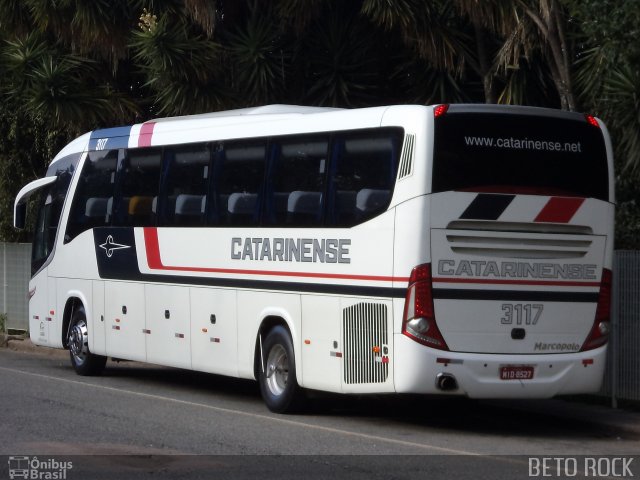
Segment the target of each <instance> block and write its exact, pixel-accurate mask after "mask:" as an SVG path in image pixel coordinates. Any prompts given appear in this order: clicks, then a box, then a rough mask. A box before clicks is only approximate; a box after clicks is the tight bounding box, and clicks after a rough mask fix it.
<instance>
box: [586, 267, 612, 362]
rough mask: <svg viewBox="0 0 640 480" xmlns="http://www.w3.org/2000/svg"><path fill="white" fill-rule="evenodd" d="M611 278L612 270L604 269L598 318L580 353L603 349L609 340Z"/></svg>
mask: <svg viewBox="0 0 640 480" xmlns="http://www.w3.org/2000/svg"><path fill="white" fill-rule="evenodd" d="M611 278H612V275H611V270H608V269H606V268H605V269H603V270H602V281H601V282H600V294H599V295H598V306H597V307H596V318H595V320H594V321H593V327H592V328H591V332H589V336H588V337H587V340H586V341H585V342H584V344H583V345H582V348H581V350H580V351H585V350H593V349H594V348H598V347H601V346H602V345H604V344H605V343H607V340H609V330H610V329H611V327H610V325H611Z"/></svg>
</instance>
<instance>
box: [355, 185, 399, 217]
mask: <svg viewBox="0 0 640 480" xmlns="http://www.w3.org/2000/svg"><path fill="white" fill-rule="evenodd" d="M390 193H391V192H390V191H389V190H374V189H372V188H363V189H362V190H360V191H359V192H358V195H357V197H356V208H357V209H358V211H359V212H360V214H362V215H367V214H370V213H373V212H379V211H380V210H381V209H383V208H384V207H385V206H386V205H387V203H388V202H389V195H390Z"/></svg>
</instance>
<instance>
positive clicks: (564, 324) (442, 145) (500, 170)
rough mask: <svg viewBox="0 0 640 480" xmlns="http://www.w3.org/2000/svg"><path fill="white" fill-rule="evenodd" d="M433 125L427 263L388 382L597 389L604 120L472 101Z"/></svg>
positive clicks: (485, 389)
mask: <svg viewBox="0 0 640 480" xmlns="http://www.w3.org/2000/svg"><path fill="white" fill-rule="evenodd" d="M433 125H434V128H433V139H434V142H433V159H432V162H430V166H431V172H430V174H431V193H430V194H429V195H426V196H425V202H426V205H427V207H426V209H427V211H428V212H429V215H428V219H427V221H426V224H425V230H428V231H429V234H430V242H429V245H430V247H429V248H430V251H429V252H426V254H425V258H428V259H429V261H427V262H425V263H423V264H420V265H416V266H415V268H414V269H413V272H412V273H411V278H410V280H409V289H408V293H407V297H406V299H405V309H404V314H403V320H402V327H401V333H400V334H399V335H398V336H397V337H396V338H398V343H400V344H401V345H397V346H396V351H398V350H399V349H402V353H401V354H399V358H398V361H397V363H396V368H397V369H398V370H399V371H398V374H397V375H396V380H397V382H396V387H397V388H398V390H399V391H423V392H430V393H434V392H441V393H451V394H466V395H468V396H470V397H476V398H509V397H511V398H514V397H522V398H536V397H537V398H540V397H551V396H554V395H558V394H570V393H586V392H594V391H597V390H598V389H599V388H600V385H601V382H602V377H603V372H604V364H605V356H606V344H607V340H608V334H609V329H610V327H609V325H610V317H609V310H610V295H611V263H612V244H613V217H614V205H613V201H614V199H613V186H612V185H613V179H612V177H613V174H612V158H611V147H610V142H609V139H608V134H607V132H606V129H605V127H604V126H603V125H602V124H601V123H600V122H599V121H598V120H597V119H595V118H593V117H590V116H585V115H582V114H576V113H568V112H559V111H554V110H546V109H535V108H525V107H496V106H468V105H467V106H465V105H456V106H450V107H447V106H440V107H436V108H435V109H434V120H433ZM421 367H422V368H421ZM414 370H415V371H416V372H417V371H418V370H420V373H415V374H409V375H406V372H407V371H414Z"/></svg>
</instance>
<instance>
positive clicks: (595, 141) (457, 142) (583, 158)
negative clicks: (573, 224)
mask: <svg viewBox="0 0 640 480" xmlns="http://www.w3.org/2000/svg"><path fill="white" fill-rule="evenodd" d="M433 157H434V160H433V179H432V192H433V193H436V192H444V191H451V190H458V191H474V192H494V193H516V194H517V193H520V194H531V195H560V196H578V197H587V198H597V199H600V200H604V201H608V200H609V186H608V185H609V182H608V170H607V154H606V148H605V143H604V137H603V134H602V131H601V130H600V129H599V128H598V127H596V126H593V125H591V124H589V123H588V122H586V121H585V119H584V117H581V116H579V115H576V116H575V117H574V119H572V118H570V117H569V116H567V117H560V116H558V117H547V116H533V115H523V114H522V115H521V114H513V113H508V114H505V113H479V112H468V111H467V112H455V111H454V112H451V111H449V112H447V113H446V114H444V115H442V116H439V117H437V118H436V119H435V139H434V155H433Z"/></svg>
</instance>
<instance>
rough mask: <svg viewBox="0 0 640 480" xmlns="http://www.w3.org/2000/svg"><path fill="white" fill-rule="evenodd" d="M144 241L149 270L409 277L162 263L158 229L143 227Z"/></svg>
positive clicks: (340, 277) (405, 279)
mask: <svg viewBox="0 0 640 480" xmlns="http://www.w3.org/2000/svg"><path fill="white" fill-rule="evenodd" d="M143 231H144V243H145V250H146V252H147V265H149V268H150V269H151V270H173V271H177V272H197V273H230V274H235V275H265V276H274V277H301V278H325V279H334V280H336V279H337V280H365V281H375V282H408V281H409V277H387V276H382V275H346V274H342V273H313V272H284V271H277V270H244V269H236V268H210V267H184V266H174V265H171V266H169V265H164V264H163V263H162V259H161V258H160V243H159V241H158V229H157V228H155V227H145V228H144V229H143Z"/></svg>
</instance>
